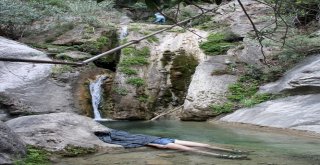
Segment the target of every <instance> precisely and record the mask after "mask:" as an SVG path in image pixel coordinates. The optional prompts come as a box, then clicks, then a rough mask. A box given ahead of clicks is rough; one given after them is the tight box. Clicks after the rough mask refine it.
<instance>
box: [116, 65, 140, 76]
mask: <svg viewBox="0 0 320 165" xmlns="http://www.w3.org/2000/svg"><path fill="white" fill-rule="evenodd" d="M119 69H120V72H122V73H124V74H126V75H137V74H138V72H137V71H136V70H134V69H131V68H129V67H125V66H124V67H120V68H119Z"/></svg>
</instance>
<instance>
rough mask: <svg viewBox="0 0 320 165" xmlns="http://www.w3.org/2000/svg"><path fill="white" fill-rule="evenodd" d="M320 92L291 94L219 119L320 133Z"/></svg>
mask: <svg viewBox="0 0 320 165" xmlns="http://www.w3.org/2000/svg"><path fill="white" fill-rule="evenodd" d="M319 99H320V94H317V95H304V96H291V97H287V98H283V99H278V100H273V101H268V102H265V103H262V104H259V105H258V106H256V107H253V108H245V109H240V110H237V111H236V112H234V113H232V114H230V115H227V116H225V117H223V118H221V119H220V120H222V121H228V122H240V123H249V124H255V125H261V126H270V127H278V128H290V129H297V130H307V131H313V132H317V133H320V102H319Z"/></svg>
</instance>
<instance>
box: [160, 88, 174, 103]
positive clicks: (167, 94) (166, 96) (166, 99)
mask: <svg viewBox="0 0 320 165" xmlns="http://www.w3.org/2000/svg"><path fill="white" fill-rule="evenodd" d="M172 101H173V98H172V92H171V91H170V89H169V88H167V89H166V90H165V91H164V92H163V94H162V96H161V97H160V100H158V101H157V102H156V106H163V107H165V108H167V107H168V106H169V104H170V103H171V102H172Z"/></svg>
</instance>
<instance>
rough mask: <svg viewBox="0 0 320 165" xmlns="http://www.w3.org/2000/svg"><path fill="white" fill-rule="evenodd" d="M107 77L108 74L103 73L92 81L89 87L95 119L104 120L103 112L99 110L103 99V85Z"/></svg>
mask: <svg viewBox="0 0 320 165" xmlns="http://www.w3.org/2000/svg"><path fill="white" fill-rule="evenodd" d="M106 78H107V76H106V75H101V76H99V77H98V78H97V79H96V80H94V81H90V85H89V88H90V94H91V100H92V108H93V113H94V120H102V118H101V114H100V112H99V104H100V101H101V85H102V83H103V81H104V80H105V79H106Z"/></svg>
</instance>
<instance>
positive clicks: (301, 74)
mask: <svg viewBox="0 0 320 165" xmlns="http://www.w3.org/2000/svg"><path fill="white" fill-rule="evenodd" d="M260 91H261V92H267V93H279V92H293V93H300V94H301V93H307V92H308V93H319V91H320V55H316V56H312V57H310V58H308V59H306V60H305V61H304V62H302V63H300V64H299V65H297V66H296V67H295V68H293V69H292V70H290V71H288V72H287V73H286V74H285V75H284V77H283V78H281V79H280V80H279V81H277V82H274V83H271V84H267V85H265V86H262V87H261V88H260Z"/></svg>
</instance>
